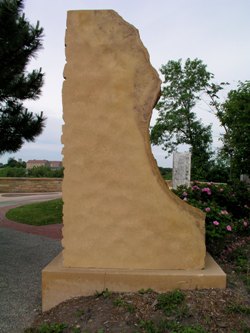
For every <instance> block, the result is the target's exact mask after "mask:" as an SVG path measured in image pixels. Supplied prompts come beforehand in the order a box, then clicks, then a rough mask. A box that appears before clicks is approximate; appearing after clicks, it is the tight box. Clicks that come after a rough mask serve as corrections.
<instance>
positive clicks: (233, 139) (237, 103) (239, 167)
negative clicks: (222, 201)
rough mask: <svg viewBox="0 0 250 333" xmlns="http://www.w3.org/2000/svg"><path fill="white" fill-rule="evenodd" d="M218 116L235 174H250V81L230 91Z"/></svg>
mask: <svg viewBox="0 0 250 333" xmlns="http://www.w3.org/2000/svg"><path fill="white" fill-rule="evenodd" d="M217 116H218V118H219V120H220V121H221V124H222V125H223V127H224V128H225V134H224V136H223V143H224V147H223V150H224V152H225V153H227V154H228V155H230V157H231V168H232V173H233V176H234V177H237V178H238V177H239V176H240V174H247V175H250V81H245V82H240V83H239V85H238V88H237V89H235V90H231V91H230V92H229V94H228V97H227V100H226V102H225V103H223V104H222V105H221V108H220V110H219V111H218V112H217Z"/></svg>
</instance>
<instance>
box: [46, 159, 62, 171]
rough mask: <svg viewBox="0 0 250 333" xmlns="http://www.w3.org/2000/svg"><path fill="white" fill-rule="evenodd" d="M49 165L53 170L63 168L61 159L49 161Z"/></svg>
mask: <svg viewBox="0 0 250 333" xmlns="http://www.w3.org/2000/svg"><path fill="white" fill-rule="evenodd" d="M49 165H50V168H51V169H52V170H59V169H61V168H62V162H61V161H49Z"/></svg>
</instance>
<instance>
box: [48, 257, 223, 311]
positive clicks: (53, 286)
mask: <svg viewBox="0 0 250 333" xmlns="http://www.w3.org/2000/svg"><path fill="white" fill-rule="evenodd" d="M62 259H63V258H62V253H60V254H59V255H58V256H57V257H56V258H55V259H53V260H52V261H51V262H50V263H49V264H48V265H47V266H46V267H45V268H44V269H43V271H42V309H43V311H47V310H49V309H51V308H52V307H54V306H56V305H57V304H59V303H61V302H63V301H65V300H67V299H70V298H73V297H77V296H88V295H93V294H95V292H96V291H102V290H105V289H106V288H107V289H109V290H110V291H114V292H136V291H138V290H140V289H142V288H143V289H148V288H151V289H153V290H155V291H157V292H166V291H169V290H173V289H206V288H225V287H226V274H225V273H224V272H223V271H222V269H221V268H220V267H219V265H218V264H217V263H216V262H215V261H214V259H213V258H212V257H211V256H210V255H209V254H207V256H206V261H205V269H204V270H148V269H147V270H141V269H140V270H135V269H133V270H129V269H128V270H127V269H126V270H125V269H95V268H65V267H63V260H62Z"/></svg>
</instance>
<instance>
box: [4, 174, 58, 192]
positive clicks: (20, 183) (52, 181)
mask: <svg viewBox="0 0 250 333" xmlns="http://www.w3.org/2000/svg"><path fill="white" fill-rule="evenodd" d="M61 191H62V178H28V177H27V178H22V177H17V178H16V177H0V193H36V192H61Z"/></svg>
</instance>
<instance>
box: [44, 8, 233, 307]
mask: <svg viewBox="0 0 250 333" xmlns="http://www.w3.org/2000/svg"><path fill="white" fill-rule="evenodd" d="M66 58H67V64H66V66H65V71H64V77H65V81H64V85H63V117H64V120H65V125H64V128H63V138H62V141H63V143H64V150H63V154H64V160H63V164H64V167H65V173H64V180H63V201H64V210H63V224H64V227H63V240H62V244H63V247H64V250H63V253H61V254H59V255H58V256H57V257H56V258H55V259H54V260H53V261H51V263H49V265H47V266H46V267H45V268H44V269H43V272H42V303H43V304H42V307H43V311H45V310H49V309H50V308H51V307H53V306H55V305H57V304H59V303H60V302H62V301H64V300H66V299H69V298H72V297H75V296H81V295H91V294H94V293H95V292H96V290H99V291H101V290H105V289H106V288H108V289H109V290H112V291H117V292H118V291H123V292H125V291H137V290H139V289H141V288H144V289H147V288H152V289H154V290H155V291H159V292H161V291H167V290H171V289H174V288H180V289H190V288H210V287H213V288H224V287H225V284H226V276H225V274H224V272H223V271H222V270H221V269H220V268H219V267H218V265H217V264H216V263H215V262H214V261H213V259H212V258H211V257H210V256H209V255H207V256H206V259H205V242H204V214H203V213H202V212H201V211H199V210H198V209H195V208H192V207H191V206H189V205H188V204H186V203H184V202H183V201H182V200H180V199H179V198H177V197H176V196H175V195H174V194H173V193H172V192H171V191H169V189H168V187H167V185H166V183H165V181H164V180H163V179H162V177H161V175H160V173H159V171H158V167H157V165H156V162H155V160H154V158H153V156H152V153H151V149H150V143H149V133H148V130H149V121H150V117H151V112H152V109H153V107H154V105H155V103H156V101H157V99H158V96H159V93H160V80H159V77H158V75H157V73H156V71H155V70H154V69H153V68H152V66H151V65H150V62H149V56H148V53H147V50H146V49H145V47H144V46H143V44H142V42H141V41H140V38H139V34H138V31H137V30H136V29H135V28H134V27H133V26H132V25H130V24H128V23H126V22H125V21H124V20H123V19H122V18H121V17H120V16H119V15H118V14H117V13H115V12H114V11H112V10H107V11H70V12H69V13H68V20H67V33H66Z"/></svg>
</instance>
